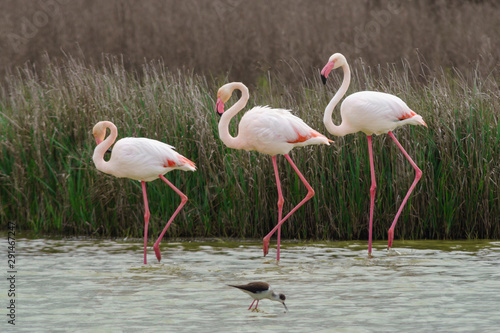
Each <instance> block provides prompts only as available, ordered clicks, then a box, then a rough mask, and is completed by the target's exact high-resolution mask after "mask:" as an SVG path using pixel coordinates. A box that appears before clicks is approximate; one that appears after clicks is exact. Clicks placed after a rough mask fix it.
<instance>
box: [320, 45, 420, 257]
mask: <svg viewBox="0 0 500 333" xmlns="http://www.w3.org/2000/svg"><path fill="white" fill-rule="evenodd" d="M339 67H342V69H343V70H344V80H343V82H342V85H341V86H340V89H339V90H338V91H337V93H336V94H335V96H333V98H332V100H331V101H330V103H328V105H327V107H326V109H325V114H324V117H323V122H324V123H325V127H326V129H327V130H328V132H330V134H333V135H337V136H344V135H347V134H351V133H356V132H363V133H365V134H366V135H367V139H368V155H369V158H370V173H371V187H370V224H369V232H368V254H371V252H372V227H373V208H374V204H375V189H376V187H377V184H376V181H375V168H374V166H373V151H372V135H373V134H382V133H387V134H388V135H389V137H391V139H392V140H394V142H395V143H396V145H397V146H398V147H399V149H400V150H401V152H402V153H403V155H404V156H405V157H406V159H407V160H408V161H409V162H410V164H411V165H412V167H413V168H414V169H415V180H414V181H413V183H412V185H411V186H410V189H409V190H408V192H407V193H406V196H405V197H404V199H403V202H402V203H401V206H400V207H399V210H398V212H397V213H396V216H395V217H394V221H393V222H392V225H391V227H390V228H389V231H388V234H389V235H388V239H389V240H388V243H387V248H388V249H390V248H391V246H392V243H393V239H394V228H395V227H396V223H397V222H398V218H399V215H400V214H401V211H402V210H403V207H404V206H405V204H406V201H407V200H408V198H409V197H410V194H411V192H412V191H413V189H414V188H415V186H416V185H417V183H418V181H419V180H420V178H421V177H422V171H421V170H420V169H419V167H418V166H417V165H416V164H415V162H413V160H412V159H411V157H410V155H408V153H407V152H406V151H405V150H404V148H403V146H401V144H400V143H399V141H398V140H397V139H396V137H395V136H394V134H393V133H392V131H393V130H394V129H396V128H397V127H400V126H403V125H407V124H409V125H423V126H425V127H427V125H426V124H425V122H424V120H423V119H422V116H420V115H418V114H417V113H415V112H414V111H412V110H411V109H410V108H409V107H408V105H406V103H405V102H403V101H402V100H401V99H400V98H399V97H397V96H394V95H391V94H386V93H382V92H376V91H360V92H357V93H354V94H351V95H349V96H348V97H346V99H345V100H344V102H342V105H341V106H340V114H341V116H342V123H341V124H340V126H337V125H335V124H334V123H333V121H332V113H333V109H335V106H336V105H337V103H338V102H339V101H340V100H341V99H342V97H343V96H344V95H345V93H346V91H347V88H348V87H349V83H350V82H351V72H350V69H349V65H348V64H347V60H346V58H345V57H344V56H343V55H342V54H340V53H335V54H333V55H332V56H331V57H330V59H329V60H328V63H327V64H326V66H325V67H324V68H323V70H322V71H321V79H322V81H323V84H326V79H327V77H328V74H330V72H331V71H332V70H333V69H336V68H339Z"/></svg>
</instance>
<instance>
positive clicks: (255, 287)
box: [228, 281, 288, 311]
mask: <svg viewBox="0 0 500 333" xmlns="http://www.w3.org/2000/svg"><path fill="white" fill-rule="evenodd" d="M228 286H230V287H235V288H238V289H240V290H242V291H244V292H246V293H247V294H248V295H250V296H251V297H252V298H253V302H252V304H250V307H249V308H248V310H250V309H251V308H252V306H253V303H255V301H257V304H255V308H254V309H257V306H258V305H259V301H260V300H261V299H264V298H267V299H270V300H271V301H276V302H280V303H281V304H283V306H284V307H285V310H286V311H288V308H287V307H286V305H285V299H286V297H285V295H283V294H278V293H275V292H274V291H273V290H272V289H271V286H270V285H269V283H266V282H260V281H259V282H250V283H249V284H243V285H231V284H229V285H228Z"/></svg>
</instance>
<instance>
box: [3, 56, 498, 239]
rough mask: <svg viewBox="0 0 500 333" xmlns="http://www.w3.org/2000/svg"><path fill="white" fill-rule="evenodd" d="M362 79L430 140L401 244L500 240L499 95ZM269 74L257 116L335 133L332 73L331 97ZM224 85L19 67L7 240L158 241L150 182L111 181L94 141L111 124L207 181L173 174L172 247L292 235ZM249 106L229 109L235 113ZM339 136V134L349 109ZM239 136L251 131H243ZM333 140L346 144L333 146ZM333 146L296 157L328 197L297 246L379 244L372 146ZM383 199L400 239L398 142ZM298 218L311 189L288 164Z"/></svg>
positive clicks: (450, 83)
mask: <svg viewBox="0 0 500 333" xmlns="http://www.w3.org/2000/svg"><path fill="white" fill-rule="evenodd" d="M351 65H352V70H353V80H352V83H351V87H350V89H349V92H348V94H349V93H352V92H354V91H358V90H362V89H370V90H379V91H385V92H389V93H392V94H395V95H398V96H400V97H401V98H402V99H403V100H405V101H406V102H407V104H408V105H409V106H410V107H411V108H412V109H413V110H415V111H416V112H418V113H419V114H421V115H422V116H423V118H424V120H425V121H426V123H427V124H428V126H429V128H424V127H414V126H407V127H404V128H400V129H397V130H396V131H395V135H396V137H398V139H399V140H400V142H401V144H402V145H403V146H404V147H405V149H407V151H408V153H409V154H410V155H411V156H412V157H413V159H414V161H415V162H416V163H417V164H418V165H419V166H420V168H421V169H422V171H423V177H422V179H421V181H420V183H419V184H418V185H417V187H416V190H415V191H414V193H413V195H412V196H411V198H410V200H409V202H408V204H407V206H406V207H405V209H404V211H403V213H402V215H401V217H400V221H399V223H398V226H397V228H396V233H395V235H396V238H405V239H422V238H426V239H445V238H446V239H449V238H466V239H468V238H498V237H500V227H499V225H500V223H499V222H500V190H499V187H500V163H499V161H500V125H499V110H500V105H499V101H500V89H499V86H498V80H495V79H494V78H493V77H490V76H480V75H477V72H475V71H471V73H470V74H464V73H461V72H459V71H454V70H449V71H445V70H443V71H441V72H438V73H437V74H436V75H433V76H428V77H424V78H422V77H416V75H415V74H413V72H412V70H411V68H410V66H407V65H405V63H403V64H402V66H400V67H399V66H398V68H403V70H397V69H396V68H395V67H393V66H385V67H384V66H378V67H369V66H367V65H364V64H363V63H361V62H354V63H353V64H351ZM293 75H294V76H295V79H294V81H295V83H294V84H288V83H287V82H286V81H285V80H283V79H282V78H280V76H279V74H271V73H268V74H267V75H263V76H261V77H260V78H259V80H258V81H257V82H258V83H257V84H255V85H252V86H251V87H250V88H251V89H250V94H251V98H250V101H249V106H248V107H251V106H253V105H270V106H273V107H283V108H289V109H292V110H293V112H294V113H295V114H296V115H298V116H299V117H301V118H303V119H304V120H305V121H306V122H307V123H308V124H309V125H310V126H312V127H313V128H316V129H318V130H319V131H320V132H323V133H325V134H327V133H326V130H325V128H324V126H323V124H322V114H323V111H324V108H325V106H326V105H327V103H328V101H329V100H330V98H331V97H332V96H333V94H334V92H335V91H336V90H337V89H338V87H339V86H340V82H341V79H342V74H341V73H340V71H336V72H333V73H332V75H331V80H330V81H329V83H328V84H327V85H326V86H323V85H322V84H321V82H320V80H319V76H318V72H317V71H309V70H303V71H302V72H294V73H293ZM226 82H227V78H225V77H208V76H200V75H197V74H194V73H192V72H189V71H182V70H178V71H169V70H168V69H167V68H166V66H165V65H164V63H162V62H161V61H155V62H147V63H145V64H143V65H142V67H141V69H140V70H137V71H132V70H127V69H126V68H125V66H124V64H123V61H122V60H121V58H116V57H103V58H102V61H101V63H100V64H98V65H96V64H95V63H87V62H86V61H85V60H81V59H75V58H71V57H68V58H67V59H66V60H63V61H61V60H50V59H45V65H44V66H43V67H42V68H39V69H37V70H36V69H35V68H33V67H29V66H28V65H25V66H24V67H18V68H17V69H16V70H15V71H14V72H13V73H12V74H11V75H10V76H8V77H7V78H6V79H5V83H4V84H3V85H2V86H1V92H0V94H1V95H0V136H1V140H0V150H1V154H0V205H1V206H0V217H1V227H2V228H5V227H6V225H7V223H8V222H9V221H15V222H16V223H17V228H18V229H20V230H25V231H28V230H29V231H33V232H35V233H41V234H45V233H57V234H65V235H99V236H107V237H109V236H122V237H123V236H133V237H139V236H141V235H142V233H143V225H144V222H143V214H144V207H143V202H142V194H141V189H140V183H139V182H135V181H131V180H128V179H117V178H114V177H112V176H109V175H105V174H103V173H101V172H99V171H97V170H96V168H95V166H94V164H93V162H92V153H93V149H94V147H95V141H94V138H93V136H92V133H91V131H92V127H93V125H94V124H95V123H97V122H98V121H100V120H110V121H112V122H114V123H115V124H116V125H117V127H118V134H119V138H121V137H126V136H144V137H149V138H153V139H157V140H160V141H163V142H166V143H169V144H171V145H173V146H175V147H176V148H177V150H178V151H179V152H180V153H181V154H183V155H184V156H186V157H188V158H189V159H191V160H193V161H194V162H195V163H196V164H197V167H198V170H197V171H196V172H194V173H191V172H181V171H173V172H171V173H169V174H167V178H168V179H170V180H171V181H172V182H173V183H174V184H175V186H177V187H178V188H179V189H181V190H182V191H183V192H184V193H186V195H187V196H188V197H189V201H188V203H187V204H186V206H185V207H184V209H183V210H182V211H181V213H180V214H179V215H178V217H177V218H176V220H175V221H174V223H173V224H172V225H171V227H170V229H169V231H168V233H167V234H168V235H169V236H170V237H191V236H216V237H249V238H260V237H262V236H263V235H265V234H266V233H267V232H268V231H269V230H270V228H272V227H273V226H274V225H275V223H276V222H277V221H276V219H277V207H276V203H277V193H276V187H275V180H274V175H273V170H272V165H271V159H270V157H269V156H266V155H262V154H259V153H256V152H245V151H238V150H233V149H228V148H226V147H225V146H224V145H223V144H222V142H221V141H220V140H219V138H218V131H217V123H218V119H219V118H218V116H217V115H216V113H215V111H214V103H215V97H216V92H217V89H218V88H219V87H220V86H221V85H222V84H223V83H226ZM235 101H236V97H233V98H232V99H231V100H230V103H234V102H235ZM334 118H335V119H334V122H336V123H339V122H340V115H339V111H338V107H337V110H336V112H334ZM231 125H232V126H233V133H235V132H236V130H237V121H233V123H232V124H231ZM327 136H329V137H331V136H330V135H328V134H327ZM332 139H334V140H335V143H333V144H332V145H331V146H311V147H306V148H298V149H295V150H294V151H292V153H291V157H292V159H293V160H294V161H295V162H296V163H297V166H298V167H299V168H300V169H301V170H302V171H303V174H304V176H305V177H306V178H307V179H308V180H309V181H310V184H311V185H312V186H313V188H314V189H315V191H316V195H315V196H314V197H313V199H312V200H311V201H310V202H308V203H307V204H305V205H304V206H303V207H302V208H300V209H299V210H298V211H297V212H296V213H295V215H294V216H293V217H292V218H291V220H289V221H288V222H287V223H286V224H285V226H284V228H283V237H286V238H298V239H366V238H367V234H368V232H367V227H368V212H369V188H370V173H369V166H368V153H367V144H366V138H365V135H363V134H361V133H358V134H354V135H349V136H346V137H344V138H334V137H332ZM374 154H375V169H376V174H377V184H378V188H377V197H376V207H375V220H374V237H375V238H376V239H383V238H386V237H387V236H386V235H387V229H388V227H389V226H390V224H391V222H392V219H393V217H394V215H395V213H396V210H397V208H398V206H399V204H400V203H401V200H402V198H403V197H404V195H405V193H406V191H407V189H408V188H409V186H410V184H411V182H412V180H413V178H414V171H413V169H412V168H411V166H410V165H409V163H407V161H406V160H405V158H404V156H403V155H402V154H401V153H400V152H399V150H398V148H397V147H396V146H395V145H393V144H392V143H391V140H390V139H388V138H387V136H384V135H382V136H376V137H374ZM278 160H279V168H280V174H281V177H282V187H283V191H284V195H285V207H284V209H285V212H286V211H288V210H289V209H291V208H292V207H293V205H294V204H296V203H297V202H299V201H300V200H301V199H302V198H303V196H304V195H305V193H306V189H305V187H304V186H303V185H302V184H301V182H300V180H299V179H298V177H297V176H296V175H295V173H294V172H293V170H292V169H291V168H290V167H289V165H288V163H286V161H284V159H283V158H279V159H278ZM147 187H148V194H149V200H150V209H151V213H152V214H151V221H150V230H151V231H150V235H151V237H155V236H156V235H158V233H159V232H160V231H161V229H162V228H163V226H164V225H165V223H166V221H167V219H168V217H169V216H170V215H171V214H172V213H173V211H174V209H175V207H176V206H177V205H178V204H179V202H180V199H179V197H178V195H177V194H175V192H173V191H172V190H171V189H170V188H168V187H167V186H165V184H163V183H162V182H161V181H155V182H152V183H148V185H147Z"/></svg>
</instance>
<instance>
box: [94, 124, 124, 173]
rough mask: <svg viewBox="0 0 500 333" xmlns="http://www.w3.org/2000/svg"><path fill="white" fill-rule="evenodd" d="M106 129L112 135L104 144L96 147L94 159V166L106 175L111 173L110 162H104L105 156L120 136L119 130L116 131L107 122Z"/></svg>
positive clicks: (112, 125) (113, 126) (114, 127)
mask: <svg viewBox="0 0 500 333" xmlns="http://www.w3.org/2000/svg"><path fill="white" fill-rule="evenodd" d="M106 128H109V129H110V131H111V133H110V134H109V136H108V137H107V138H106V139H105V140H104V141H103V142H101V143H100V144H98V145H97V147H95V149H94V155H93V156H92V159H93V160H94V164H95V166H96V168H97V169H98V170H100V171H102V172H104V173H109V162H106V161H105V160H104V154H105V153H106V151H107V150H108V149H109V148H110V147H111V146H112V145H113V143H114V142H115V140H116V137H117V136H118V130H117V129H116V126H115V125H114V124H113V123H111V122H107V123H106V124H105V127H104V131H106Z"/></svg>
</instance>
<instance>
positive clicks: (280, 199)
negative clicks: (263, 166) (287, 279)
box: [263, 156, 285, 260]
mask: <svg viewBox="0 0 500 333" xmlns="http://www.w3.org/2000/svg"><path fill="white" fill-rule="evenodd" d="M272 159H273V167H274V174H275V176H276V186H277V187H278V224H279V222H280V221H281V217H282V215H283V203H284V202H285V200H284V199H283V192H281V182H280V177H279V174H278V164H277V163H276V156H272ZM270 238H271V237H270V236H269V237H264V246H263V247H264V256H265V255H266V254H267V252H268V251H269V240H270ZM280 239H281V227H279V228H278V254H277V257H278V258H279V256H280V247H279V244H280ZM278 260H279V259H278Z"/></svg>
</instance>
